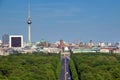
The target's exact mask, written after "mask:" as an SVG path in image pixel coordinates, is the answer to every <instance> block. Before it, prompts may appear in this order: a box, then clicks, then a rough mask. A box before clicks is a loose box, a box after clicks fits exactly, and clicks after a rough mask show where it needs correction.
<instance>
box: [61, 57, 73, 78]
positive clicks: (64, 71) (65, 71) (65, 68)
mask: <svg viewBox="0 0 120 80" xmlns="http://www.w3.org/2000/svg"><path fill="white" fill-rule="evenodd" d="M61 60H62V68H61V74H60V80H72V77H71V73H70V68H69V57H68V56H62V57H61Z"/></svg>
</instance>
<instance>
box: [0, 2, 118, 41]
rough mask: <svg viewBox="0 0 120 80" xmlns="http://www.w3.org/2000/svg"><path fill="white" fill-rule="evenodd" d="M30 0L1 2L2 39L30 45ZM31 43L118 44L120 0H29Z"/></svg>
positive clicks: (0, 33) (0, 26)
mask: <svg viewBox="0 0 120 80" xmlns="http://www.w3.org/2000/svg"><path fill="white" fill-rule="evenodd" d="M28 2H29V1H28V0H0V36H1V38H0V39H2V35H3V34H9V35H23V36H24V41H26V42H27V28H28V25H27V18H28ZM30 6H31V7H30V15H31V21H32V24H31V40H32V41H33V42H34V41H40V40H41V39H45V40H46V41H48V42H55V41H58V40H60V39H62V40H65V41H67V42H74V41H77V40H79V41H82V42H89V41H90V40H92V41H94V42H100V41H101V42H119V41H120V0H30Z"/></svg>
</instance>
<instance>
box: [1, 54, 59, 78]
mask: <svg viewBox="0 0 120 80" xmlns="http://www.w3.org/2000/svg"><path fill="white" fill-rule="evenodd" d="M60 69H61V61H60V57H59V55H58V54H49V55H48V54H41V53H34V54H16V55H9V56H0V80H58V79H59V75H60Z"/></svg>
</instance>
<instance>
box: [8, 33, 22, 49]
mask: <svg viewBox="0 0 120 80" xmlns="http://www.w3.org/2000/svg"><path fill="white" fill-rule="evenodd" d="M9 47H10V48H23V36H22V35H10V36H9Z"/></svg>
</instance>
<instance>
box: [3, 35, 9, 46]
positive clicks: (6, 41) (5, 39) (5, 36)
mask: <svg viewBox="0 0 120 80" xmlns="http://www.w3.org/2000/svg"><path fill="white" fill-rule="evenodd" d="M2 44H3V46H4V45H8V44H9V35H8V34H3V36H2Z"/></svg>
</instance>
